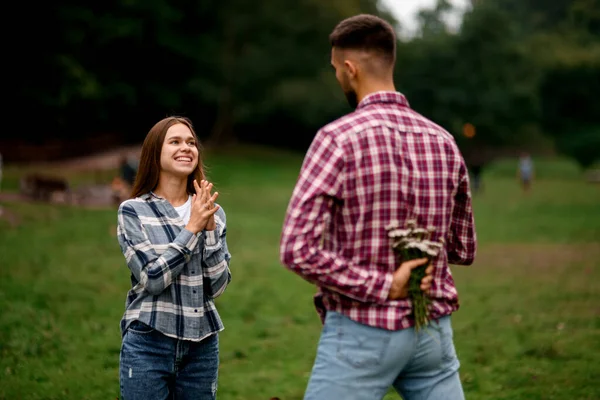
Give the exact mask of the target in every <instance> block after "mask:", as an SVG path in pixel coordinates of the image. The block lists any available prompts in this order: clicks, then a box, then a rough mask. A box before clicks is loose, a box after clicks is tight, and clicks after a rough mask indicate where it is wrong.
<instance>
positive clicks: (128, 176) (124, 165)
mask: <svg viewBox="0 0 600 400" xmlns="http://www.w3.org/2000/svg"><path fill="white" fill-rule="evenodd" d="M120 172H121V178H122V179H123V180H124V181H125V183H127V184H128V185H129V186H133V182H134V181H135V175H136V174H137V165H135V164H134V162H133V160H130V159H129V157H127V156H123V157H122V158H121V165H120Z"/></svg>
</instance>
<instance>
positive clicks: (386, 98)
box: [356, 91, 410, 110]
mask: <svg viewBox="0 0 600 400" xmlns="http://www.w3.org/2000/svg"><path fill="white" fill-rule="evenodd" d="M376 103H394V104H400V105H401V106H405V107H410V105H409V104H408V100H406V97H405V96H404V95H403V94H402V93H400V92H388V91H381V92H375V93H371V94H369V95H367V96H365V97H364V98H363V99H362V101H361V102H360V103H358V107H356V109H357V110H358V109H361V108H364V107H366V106H369V105H371V104H376Z"/></svg>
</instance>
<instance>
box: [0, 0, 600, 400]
mask: <svg viewBox="0 0 600 400" xmlns="http://www.w3.org/2000/svg"><path fill="white" fill-rule="evenodd" d="M7 7H8V6H7ZM7 13H8V15H10V16H11V17H15V18H18V22H16V23H15V26H14V27H13V28H11V31H10V32H7V38H6V46H7V47H6V50H5V56H6V57H8V58H7V59H8V62H6V64H8V65H7V66H6V68H7V70H8V74H7V78H6V80H7V87H8V88H10V92H9V93H10V96H9V99H8V100H7V101H6V102H7V103H8V104H9V107H10V108H9V110H10V114H9V115H8V118H7V121H8V123H7V124H6V125H5V128H4V129H3V130H2V133H0V310H2V311H1V313H0V399H67V398H68V399H115V398H117V397H118V355H119V348H120V335H119V330H118V327H119V319H120V317H121V315H122V313H123V306H124V302H125V294H126V292H127V290H128V285H129V278H128V270H127V268H126V265H125V262H124V259H123V256H122V254H121V253H120V250H119V248H118V245H117V241H116V237H115V229H116V228H115V226H116V208H117V206H118V204H119V203H120V201H122V200H123V199H125V198H127V197H128V193H129V189H130V185H131V182H132V179H133V178H134V177H135V173H136V169H137V161H138V157H139V151H140V146H141V142H142V141H143V139H144V137H145V135H146V134H147V132H148V130H149V129H150V128H151V127H152V125H153V124H154V123H155V122H157V121H158V120H160V119H162V118H163V117H165V116H168V115H173V114H176V115H183V116H186V117H189V118H191V119H192V121H193V123H194V125H195V128H196V132H197V133H198V135H199V136H200V139H201V141H202V143H203V146H204V149H205V151H204V157H205V163H206V164H207V167H208V176H209V179H211V180H212V181H213V182H214V183H215V185H216V187H217V188H218V189H217V190H219V192H220V194H221V196H220V201H221V204H222V206H223V207H224V209H225V211H226V213H227V215H228V225H229V226H228V235H229V236H228V242H229V246H230V250H231V253H232V257H233V258H232V273H233V281H232V284H231V286H230V288H229V289H228V290H227V292H226V293H225V294H224V295H223V296H222V298H220V299H219V300H218V308H219V310H220V312H221V315H222V317H223V319H224V323H225V326H226V330H225V331H224V332H223V333H222V335H221V372H220V388H219V398H221V399H244V400H245V399H269V398H271V397H280V398H281V399H286V400H287V399H301V398H302V393H303V390H304V387H305V385H306V380H307V377H308V374H309V372H310V368H311V366H312V361H313V357H314V350H315V348H316V344H317V341H318V337H319V332H320V323H319V321H318V318H317V316H316V313H315V312H314V310H313V307H312V300H311V295H312V293H313V292H314V288H313V287H312V286H310V285H308V284H307V283H305V282H304V281H302V280H301V279H300V278H298V277H296V276H294V275H293V274H292V273H290V272H288V271H286V270H285V269H284V268H283V267H282V266H281V265H280V264H279V261H278V240H279V235H280V230H281V224H282V222H283V217H284V214H285V208H286V206H287V201H288V199H289V197H290V195H291V191H292V189H293V187H294V183H295V180H296V177H297V174H298V171H299V169H300V165H301V163H302V158H303V155H304V152H305V151H306V149H307V148H308V146H309V144H310V142H311V140H312V138H313V137H314V135H315V133H316V131H317V130H318V129H319V128H320V127H321V126H322V125H324V124H326V123H328V122H330V121H332V120H334V119H336V118H338V117H340V116H341V115H343V114H345V113H348V112H350V111H352V110H351V109H350V108H349V107H348V105H347V102H346V100H345V98H344V95H343V93H342V92H341V90H340V88H339V86H338V84H337V81H336V80H335V76H334V74H333V72H332V71H331V67H330V65H329V60H330V46H329V43H328V35H329V33H330V32H331V30H332V29H333V28H334V26H335V25H336V24H337V23H338V22H339V21H341V20H342V19H343V18H346V17H349V16H352V15H355V14H358V13H371V14H377V15H380V16H382V17H384V18H386V19H387V20H388V21H390V22H391V23H392V24H393V25H394V26H395V27H396V29H397V32H398V60H397V65H396V71H395V75H396V87H397V89H398V90H399V91H401V92H402V93H403V94H405V95H406V96H407V98H408V100H409V102H410V104H411V106H412V107H413V108H414V109H415V110H416V111H418V112H420V113H422V114H423V115H425V116H426V117H428V118H430V119H432V120H433V121H435V122H437V123H438V124H440V125H442V126H443V127H445V128H446V129H447V130H448V131H449V132H450V133H452V134H453V135H454V137H455V138H456V141H457V143H458V145H459V147H460V149H461V151H462V153H463V155H464V157H465V159H466V161H467V164H468V166H469V170H470V172H471V175H472V182H471V184H472V190H473V197H474V208H475V218H476V225H477V230H478V236H479V242H480V249H479V254H478V257H477V260H476V263H475V265H474V266H472V267H456V268H454V267H453V273H454V276H455V280H456V283H457V286H458V290H459V296H460V298H461V310H459V312H457V313H456V314H455V317H454V327H455V338H456V346H457V351H458V354H459V358H460V359H461V362H462V365H463V367H462V370H461V379H462V380H463V385H464V387H465V391H466V394H467V398H469V399H558V398H571V399H590V400H591V399H598V398H600V389H599V387H598V384H597V382H596V380H597V376H598V375H599V374H600V339H599V338H600V308H599V306H598V304H600V302H599V301H598V300H599V298H598V296H599V294H600V283H599V282H600V280H599V278H600V270H599V268H598V267H599V262H598V260H599V259H600V172H599V171H600V97H599V96H598V93H600V1H598V0H495V1H487V0H472V1H468V0H460V1H459V0H453V1H450V0H437V1H436V0H385V1H383V0H380V1H376V0H297V1H294V2H284V1H276V0H256V1H252V2H250V1H242V0H222V1H218V2H217V1H207V0H195V1H191V0H171V1H169V2H165V1H162V0H146V1H144V2H140V1H135V0H122V1H110V0H109V1H103V2H98V1H87V2H83V3H82V2H73V1H65V0H63V1H58V2H44V3H39V4H36V5H35V6H33V5H31V4H29V3H26V2H23V3H20V2H17V3H11V4H10V6H9V7H8V8H7ZM387 398H389V399H397V398H399V397H398V395H396V394H393V393H390V394H389V395H388V397H386V399H387Z"/></svg>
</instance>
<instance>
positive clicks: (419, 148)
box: [284, 92, 475, 330]
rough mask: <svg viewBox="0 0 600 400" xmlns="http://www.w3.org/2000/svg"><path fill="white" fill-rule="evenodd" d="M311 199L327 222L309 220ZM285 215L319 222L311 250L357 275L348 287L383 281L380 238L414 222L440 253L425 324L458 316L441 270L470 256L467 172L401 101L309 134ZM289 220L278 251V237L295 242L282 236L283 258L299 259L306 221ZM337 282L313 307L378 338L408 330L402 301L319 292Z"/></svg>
mask: <svg viewBox="0 0 600 400" xmlns="http://www.w3.org/2000/svg"><path fill="white" fill-rule="evenodd" d="M316 196H320V197H323V196H324V198H326V199H328V200H326V202H327V203H329V204H330V205H331V207H330V209H331V212H330V213H327V212H325V213H322V212H319V211H321V209H322V207H323V205H317V206H315V204H314V201H311V200H310V199H311V198H314V197H316ZM317 203H318V202H317ZM293 210H302V212H303V213H305V215H315V217H316V218H322V220H321V221H319V222H317V224H321V227H322V232H321V237H320V243H319V245H320V246H321V248H322V249H323V250H325V251H329V252H332V253H335V254H337V255H339V256H340V257H341V259H342V260H347V261H348V262H349V263H351V265H353V266H355V268H356V269H357V270H360V271H358V272H356V273H355V274H350V276H347V275H346V276H343V277H340V278H338V279H342V280H343V281H344V282H345V283H346V284H348V285H350V284H351V283H352V280H354V279H355V280H356V282H358V281H360V279H361V275H362V273H363V272H361V271H367V274H369V275H371V274H374V275H382V276H383V275H389V274H390V273H391V272H393V271H394V270H395V269H396V267H397V265H398V260H397V259H395V256H394V253H393V252H392V249H391V246H390V241H389V239H388V237H387V231H386V226H388V225H389V224H390V223H392V222H399V223H400V224H403V223H404V222H405V221H406V220H407V219H416V220H417V223H418V225H419V226H421V227H425V228H429V227H432V228H435V235H434V237H433V239H440V238H443V239H444V240H445V241H446V243H447V251H448V253H447V255H446V253H442V254H441V255H440V256H439V257H438V259H437V260H436V262H435V273H434V281H433V285H432V288H431V290H430V296H431V297H432V299H433V313H432V314H433V315H432V317H434V318H435V317H436V316H442V315H447V314H450V313H451V312H453V311H454V310H456V309H457V308H458V301H457V300H458V299H457V293H456V289H455V287H454V282H453V280H452V276H451V274H450V270H449V268H448V261H450V262H452V263H456V264H470V263H471V262H472V260H473V257H474V253H475V234H474V227H473V222H472V215H471V205H470V194H469V190H468V175H467V169H466V167H465V164H464V161H463V159H462V156H461V155H460V152H459V150H458V148H457V146H456V144H455V142H454V139H453V138H452V136H451V135H450V134H449V133H448V132H446V131H445V130H443V129H442V128H440V127H439V126H437V125H436V124H434V123H433V122H431V121H429V120H427V119H426V118H424V117H423V116H421V115H419V114H418V113H416V112H414V111H413V110H411V109H410V108H409V107H408V103H407V101H406V99H405V98H404V96H402V95H401V94H399V93H397V92H378V93H374V94H371V95H370V96H368V97H366V98H365V99H364V100H363V101H362V102H361V103H360V105H359V107H358V108H357V110H356V111H355V112H353V113H351V114H349V115H346V116H345V117H342V118H340V119H339V120H337V121H335V122H333V123H331V124H329V125H327V126H325V127H324V128H323V129H322V130H321V131H320V132H319V133H318V134H317V136H316V137H315V140H314V142H313V144H312V145H311V149H310V150H309V152H308V154H307V157H306V159H305V163H304V165H303V168H302V172H301V177H300V179H299V185H298V186H297V188H296V191H295V193H294V196H293V198H292V202H291V203H290V211H291V212H292V213H293ZM289 219H290V221H288V223H286V228H288V227H289V229H288V230H287V231H284V242H285V240H286V238H285V236H286V235H295V237H297V238H298V239H292V238H291V236H290V238H289V239H290V240H291V242H292V243H293V244H292V245H291V247H290V246H287V250H288V251H289V252H290V254H292V253H293V257H295V258H298V257H300V258H302V255H301V252H299V251H297V250H296V251H295V252H294V251H293V248H294V246H301V242H302V240H303V239H302V231H303V227H304V228H305V227H306V226H305V225H304V224H305V223H306V221H305V220H304V218H301V217H300V218H298V219H297V220H296V221H295V222H296V223H294V221H293V220H294V217H292V218H289ZM305 239H306V236H305ZM308 242H310V239H309V240H308ZM308 247H309V246H308ZM333 279H336V278H333ZM319 283H320V284H319ZM337 283H338V282H336V284H335V285H334V284H333V282H332V283H331V284H330V285H328V282H327V279H324V280H323V279H322V280H320V282H318V284H319V286H320V287H321V291H322V293H321V294H320V295H319V296H318V297H317V306H318V307H323V308H325V309H332V310H335V311H338V312H341V313H343V314H346V315H347V316H349V317H350V318H352V319H354V320H356V321H358V322H361V323H365V324H368V325H372V326H377V327H380V328H385V329H394V330H396V329H402V328H406V327H408V326H409V325H410V323H411V322H410V321H409V320H408V319H407V318H406V317H407V316H408V315H409V314H410V304H409V303H408V301H407V300H397V301H381V300H383V299H374V298H370V299H367V297H368V296H365V297H364V298H362V297H361V296H360V293H354V292H351V293H348V294H349V295H344V294H341V293H339V291H337V290H336V291H334V290H329V289H327V287H328V286H330V287H338V285H337ZM376 286H377V285H374V286H373V287H366V288H365V290H366V291H367V292H368V291H369V290H374V288H375V287H376ZM380 286H381V285H380ZM355 294H357V296H355ZM321 295H322V297H321ZM356 300H359V301H360V302H359V303H357V302H356ZM321 303H322V304H321ZM374 303H378V304H374ZM389 311H393V312H392V313H389ZM392 315H393V317H392V318H390V316H392Z"/></svg>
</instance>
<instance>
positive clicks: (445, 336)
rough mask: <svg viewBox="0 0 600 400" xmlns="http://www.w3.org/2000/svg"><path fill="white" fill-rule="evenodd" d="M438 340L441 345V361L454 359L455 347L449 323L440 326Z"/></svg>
mask: <svg viewBox="0 0 600 400" xmlns="http://www.w3.org/2000/svg"><path fill="white" fill-rule="evenodd" d="M440 342H441V347H442V361H443V362H451V361H454V359H456V349H455V347H454V335H453V333H452V326H450V324H448V325H447V326H443V327H442V329H441V332H440Z"/></svg>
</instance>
